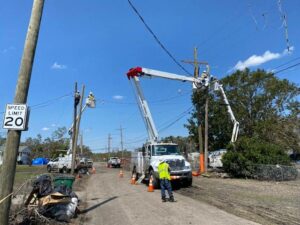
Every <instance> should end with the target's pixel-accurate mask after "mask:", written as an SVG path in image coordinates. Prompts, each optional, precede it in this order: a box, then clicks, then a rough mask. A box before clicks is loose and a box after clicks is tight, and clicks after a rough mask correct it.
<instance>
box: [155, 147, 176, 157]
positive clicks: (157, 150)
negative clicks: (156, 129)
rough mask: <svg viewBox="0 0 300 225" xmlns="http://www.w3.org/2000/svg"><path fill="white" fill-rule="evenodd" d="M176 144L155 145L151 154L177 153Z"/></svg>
mask: <svg viewBox="0 0 300 225" xmlns="http://www.w3.org/2000/svg"><path fill="white" fill-rule="evenodd" d="M179 154H180V153H179V150H178V146H177V145H155V146H153V155H179Z"/></svg>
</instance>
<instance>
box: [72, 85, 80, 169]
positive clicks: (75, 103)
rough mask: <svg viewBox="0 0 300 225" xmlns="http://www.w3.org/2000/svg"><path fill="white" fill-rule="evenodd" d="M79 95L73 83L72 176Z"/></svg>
mask: <svg viewBox="0 0 300 225" xmlns="http://www.w3.org/2000/svg"><path fill="white" fill-rule="evenodd" d="M79 98H80V95H79V93H78V90H77V82H75V90H74V116H73V129H72V162H71V174H74V166H75V157H76V156H75V154H74V153H75V147H76V143H75V136H76V123H77V105H78V103H79Z"/></svg>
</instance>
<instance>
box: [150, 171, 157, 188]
mask: <svg viewBox="0 0 300 225" xmlns="http://www.w3.org/2000/svg"><path fill="white" fill-rule="evenodd" d="M151 176H152V178H153V180H152V185H153V187H154V189H158V188H159V179H158V178H157V177H156V176H155V174H154V171H153V170H151V171H150V173H149V180H150V177H151Z"/></svg>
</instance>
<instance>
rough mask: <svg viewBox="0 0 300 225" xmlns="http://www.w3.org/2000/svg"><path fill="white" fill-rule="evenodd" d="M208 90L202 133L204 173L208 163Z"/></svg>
mask: <svg viewBox="0 0 300 225" xmlns="http://www.w3.org/2000/svg"><path fill="white" fill-rule="evenodd" d="M208 93H209V91H208V89H207V95H206V99H205V134H204V158H205V173H206V172H207V163H208V160H207V158H208V102H209V95H208Z"/></svg>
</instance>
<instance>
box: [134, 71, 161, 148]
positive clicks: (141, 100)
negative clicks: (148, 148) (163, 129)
mask: <svg viewBox="0 0 300 225" xmlns="http://www.w3.org/2000/svg"><path fill="white" fill-rule="evenodd" d="M133 83H134V87H135V90H136V97H137V102H138V105H139V108H140V111H141V114H142V116H143V118H144V122H145V125H146V129H147V132H148V137H149V141H150V142H151V143H155V142H157V140H158V132H157V130H156V127H155V124H154V121H153V119H152V115H151V112H150V109H149V106H148V103H147V101H146V99H145V96H144V94H143V91H142V89H141V86H140V80H139V78H138V77H137V76H135V77H133Z"/></svg>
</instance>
